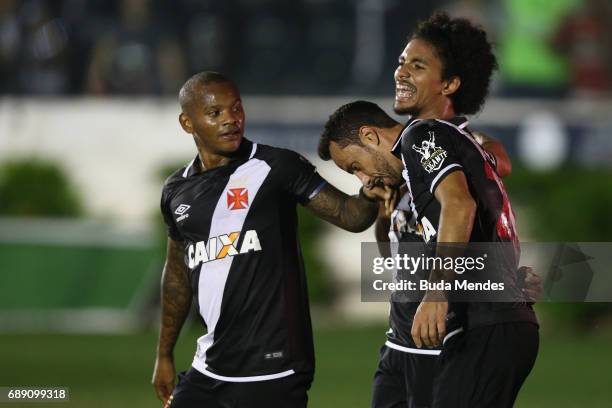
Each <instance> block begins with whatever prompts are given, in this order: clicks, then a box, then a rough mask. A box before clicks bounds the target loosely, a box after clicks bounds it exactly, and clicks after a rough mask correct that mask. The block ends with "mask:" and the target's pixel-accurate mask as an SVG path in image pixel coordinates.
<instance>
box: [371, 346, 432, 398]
mask: <svg viewBox="0 0 612 408" xmlns="http://www.w3.org/2000/svg"><path fill="white" fill-rule="evenodd" d="M437 359H438V356H436V355H427V354H413V353H407V352H403V351H399V350H395V349H392V348H389V347H387V346H383V347H382V348H381V349H380V360H379V362H378V369H377V370H376V374H374V386H373V389H372V408H425V407H430V406H431V400H432V390H433V381H434V374H435V370H436V361H437Z"/></svg>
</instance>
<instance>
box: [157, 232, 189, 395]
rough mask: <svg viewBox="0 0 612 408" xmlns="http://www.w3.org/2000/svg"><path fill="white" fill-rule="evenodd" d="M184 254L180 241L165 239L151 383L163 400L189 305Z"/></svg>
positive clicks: (171, 382)
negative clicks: (159, 320) (159, 325)
mask: <svg viewBox="0 0 612 408" xmlns="http://www.w3.org/2000/svg"><path fill="white" fill-rule="evenodd" d="M184 257H185V247H184V245H183V243H182V242H180V241H175V240H173V239H172V238H168V245H167V253H166V263H165V265H164V270H163V273H162V284H161V329H160V332H159V342H158V344H157V358H156V361H155V369H154V372H153V386H154V387H155V391H156V392H157V396H158V397H159V399H160V400H162V402H164V403H165V402H166V401H167V400H168V398H169V397H170V395H171V394H172V390H173V389H174V378H175V374H176V371H175V368H174V354H173V352H174V345H175V344H176V341H177V339H178V337H179V333H180V331H181V327H182V326H183V323H184V322H185V319H186V318H187V315H188V314H189V309H190V307H191V296H192V294H191V285H190V283H189V275H188V273H187V267H186V265H185V261H184Z"/></svg>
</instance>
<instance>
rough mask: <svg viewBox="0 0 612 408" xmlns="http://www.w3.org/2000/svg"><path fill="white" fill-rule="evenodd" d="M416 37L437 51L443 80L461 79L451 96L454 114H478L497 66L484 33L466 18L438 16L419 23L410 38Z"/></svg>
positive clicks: (441, 14) (490, 45)
mask: <svg viewBox="0 0 612 408" xmlns="http://www.w3.org/2000/svg"><path fill="white" fill-rule="evenodd" d="M415 38H416V39H421V40H424V41H426V42H428V43H429V44H431V45H432V46H433V47H434V48H435V49H436V51H437V54H438V57H439V58H440V59H441V61H442V79H444V80H448V79H451V78H452V77H454V76H457V77H459V78H460V79H461V85H460V86H459V89H457V92H455V93H454V94H452V95H451V96H450V98H451V100H452V101H453V107H454V108H455V112H456V113H457V114H459V115H471V114H474V113H477V112H478V111H479V110H480V109H481V108H482V105H483V104H484V101H485V99H486V97H487V94H488V93H489V85H490V83H491V76H492V75H493V71H495V70H496V69H497V67H498V66H497V59H496V58H495V55H494V54H493V46H492V44H491V43H490V42H489V40H488V39H487V33H486V32H485V30H483V28H482V27H480V26H477V25H475V24H473V23H472V22H470V21H469V20H467V19H465V18H450V17H449V16H448V15H447V14H445V13H435V14H433V15H432V16H431V17H429V18H428V19H427V20H424V21H421V22H420V23H419V24H418V26H417V27H416V29H415V30H414V32H413V33H412V36H411V39H415Z"/></svg>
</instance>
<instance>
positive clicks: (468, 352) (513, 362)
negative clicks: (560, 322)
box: [433, 322, 539, 408]
mask: <svg viewBox="0 0 612 408" xmlns="http://www.w3.org/2000/svg"><path fill="white" fill-rule="evenodd" d="M538 347H539V334H538V326H537V325H536V324H534V323H528V322H517V323H502V324H495V325H491V326H484V327H478V328H474V329H470V330H467V331H466V332H464V333H462V334H460V335H457V336H454V338H453V339H451V340H449V341H448V342H447V343H446V344H445V345H444V348H443V350H442V354H440V356H439V357H438V364H439V366H438V372H437V376H436V380H435V382H434V389H433V395H434V401H433V407H435V408H451V407H452V408H484V407H491V408H493V407H494V408H504V407H512V406H513V405H514V401H515V400H516V396H517V395H518V392H519V390H520V388H521V386H522V385H523V382H524V381H525V379H526V378H527V376H528V375H529V373H530V372H531V369H532V367H533V365H534V363H535V360H536V356H537V354H538Z"/></svg>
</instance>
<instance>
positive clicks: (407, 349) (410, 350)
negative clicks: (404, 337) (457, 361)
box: [385, 340, 442, 356]
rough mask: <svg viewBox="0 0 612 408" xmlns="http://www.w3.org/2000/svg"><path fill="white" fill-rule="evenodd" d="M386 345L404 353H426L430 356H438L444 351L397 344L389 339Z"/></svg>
mask: <svg viewBox="0 0 612 408" xmlns="http://www.w3.org/2000/svg"><path fill="white" fill-rule="evenodd" d="M385 346H387V347H389V348H392V349H394V350H398V351H403V352H404V353H411V354H424V355H428V356H437V355H440V353H441V352H442V350H423V349H420V348H412V347H404V346H398V345H397V344H394V343H391V342H390V341H389V340H387V341H386V342H385Z"/></svg>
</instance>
